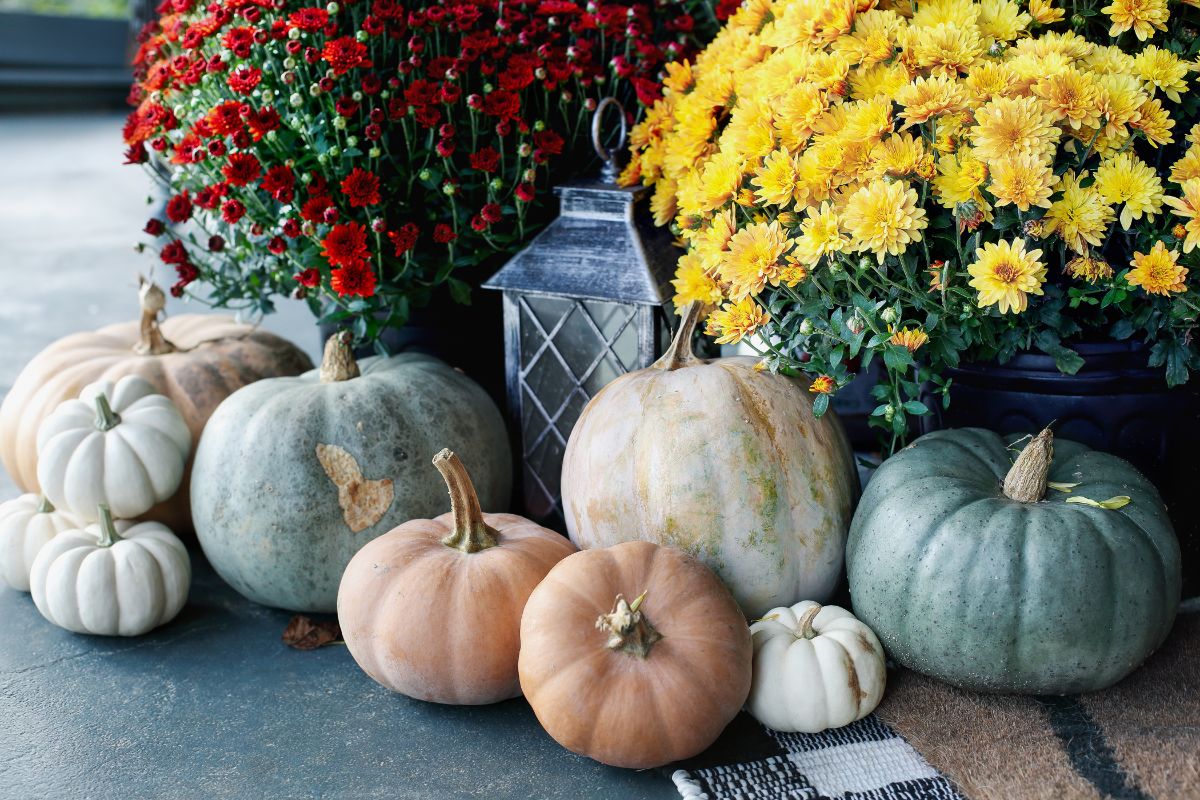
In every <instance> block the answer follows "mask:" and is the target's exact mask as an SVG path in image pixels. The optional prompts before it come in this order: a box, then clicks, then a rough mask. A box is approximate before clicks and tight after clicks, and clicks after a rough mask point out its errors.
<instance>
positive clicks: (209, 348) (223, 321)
mask: <svg viewBox="0 0 1200 800" xmlns="http://www.w3.org/2000/svg"><path fill="white" fill-rule="evenodd" d="M139 297H140V300H141V308H142V316H141V321H140V322H137V321H135V322H122V323H117V324H115V325H108V326H105V327H103V328H100V329H99V330H97V331H88V332H85V333H74V334H71V335H70V336H66V337H64V338H62V339H59V340H58V341H56V342H54V343H53V344H51V345H50V346H49V347H47V348H46V349H44V350H42V351H41V352H40V353H38V354H37V355H36V356H34V357H33V358H32V359H31V360H30V362H29V363H28V364H27V365H26V366H25V368H24V369H23V370H21V373H20V374H19V375H18V376H17V379H16V380H15V381H14V382H13V385H12V388H11V389H10V390H9V392H8V394H7V395H6V396H5V397H4V402H3V404H0V462H3V465H4V467H5V469H6V470H7V471H8V474H9V475H10V476H12V479H13V482H14V483H15V484H17V486H18V487H20V488H21V489H22V490H24V491H27V492H36V491H38V486H39V484H38V480H37V430H38V427H39V426H40V425H41V424H42V420H44V419H45V418H46V417H48V416H49V415H50V414H51V413H53V411H54V409H55V408H57V407H58V405H59V403H61V402H63V401H64V400H69V399H71V398H73V397H78V395H79V391H80V390H81V389H82V388H83V387H84V386H86V385H87V384H89V383H92V382H94V381H99V380H109V381H116V380H117V379H118V378H121V377H124V376H125V375H138V376H140V377H142V378H145V379H146V380H147V381H149V382H150V384H151V385H152V386H153V387H154V389H155V391H157V392H159V393H161V394H165V395H166V396H167V397H169V398H171V400H172V401H173V402H174V403H175V405H176V407H177V408H178V409H179V411H180V413H181V414H183V418H184V420H185V421H186V422H187V425H188V429H189V430H190V431H191V433H192V445H193V449H194V446H195V444H196V442H198V441H199V439H200V432H201V431H202V430H203V429H204V424H205V422H207V421H208V418H209V416H210V415H211V414H212V412H213V410H214V409H216V407H217V405H218V404H219V403H220V402H221V401H222V400H224V399H225V398H226V397H228V396H229V395H230V394H232V393H233V392H234V391H235V390H237V389H239V388H241V387H242V386H245V385H246V384H248V383H251V382H253V381H256V380H258V379H260V378H271V377H275V376H278V375H298V374H300V373H301V372H304V371H305V370H308V369H312V362H311V361H310V360H309V358H308V356H306V355H305V354H304V353H303V352H302V351H301V350H299V349H298V348H297V347H296V346H295V345H293V344H291V343H290V342H288V341H286V340H285V339H281V338H280V337H278V336H275V335H273V334H270V333H267V332H266V331H262V330H259V329H257V328H255V327H253V326H250V325H243V324H241V323H238V322H235V321H234V320H233V318H231V317H227V316H213V315H207V314H181V315H180V316H177V317H171V318H169V319H167V320H165V321H163V322H162V324H161V325H160V324H159V320H158V317H159V315H160V314H161V312H162V309H163V306H164V305H165V302H166V301H165V296H164V295H163V292H162V290H161V289H159V288H158V286H156V285H154V284H153V283H150V282H149V281H146V280H144V279H143V280H142V282H141V287H140V290H139ZM189 469H190V463H189ZM149 516H150V517H152V518H153V519H156V520H159V521H161V522H163V523H165V524H167V525H168V526H169V527H171V528H172V529H173V530H176V531H181V532H182V531H185V530H190V529H191V527H192V520H191V513H190V511H189V505H188V495H187V482H186V477H185V482H184V485H183V488H182V490H181V491H180V492H179V493H178V494H176V495H175V496H174V497H172V498H171V500H170V501H168V502H166V503H164V504H162V505H161V506H159V507H156V508H155V509H153V510H152V511H151V512H150V514H149Z"/></svg>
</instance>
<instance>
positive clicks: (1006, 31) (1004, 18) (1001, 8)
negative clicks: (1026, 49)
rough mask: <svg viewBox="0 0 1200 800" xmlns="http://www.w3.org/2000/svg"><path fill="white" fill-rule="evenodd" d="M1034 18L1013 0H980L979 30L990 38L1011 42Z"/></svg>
mask: <svg viewBox="0 0 1200 800" xmlns="http://www.w3.org/2000/svg"><path fill="white" fill-rule="evenodd" d="M1032 19H1033V18H1032V17H1031V16H1030V15H1029V14H1026V13H1024V12H1022V11H1021V7H1020V6H1019V5H1017V4H1016V3H1014V2H1012V0H980V3H979V21H978V24H979V31H980V33H982V34H983V35H984V36H985V37H987V38H989V39H994V40H996V41H1000V42H1011V41H1013V40H1015V39H1016V38H1017V37H1018V36H1020V35H1021V34H1022V33H1024V32H1025V29H1026V28H1028V27H1029V23H1030V22H1031V21H1032Z"/></svg>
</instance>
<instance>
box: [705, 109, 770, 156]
mask: <svg viewBox="0 0 1200 800" xmlns="http://www.w3.org/2000/svg"><path fill="white" fill-rule="evenodd" d="M718 142H719V144H720V146H721V150H722V151H723V152H726V153H737V154H738V156H739V157H740V159H741V160H742V161H751V162H756V161H757V160H758V159H760V158H763V157H764V156H766V155H767V153H769V152H771V151H772V150H774V149H775V127H774V120H773V118H772V114H771V109H770V108H769V107H767V106H766V105H765V104H764V103H760V102H756V101H753V100H739V101H738V104H737V107H736V108H734V110H733V116H732V117H731V118H730V120H729V124H728V125H726V126H725V130H724V131H722V132H721V138H720V139H719V140H718Z"/></svg>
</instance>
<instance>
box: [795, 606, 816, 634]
mask: <svg viewBox="0 0 1200 800" xmlns="http://www.w3.org/2000/svg"><path fill="white" fill-rule="evenodd" d="M821 608H822V607H821V606H819V605H814V606H812V607H810V608H809V609H808V610H807V611H805V612H804V614H803V615H802V616H801V617H800V619H798V620H796V636H797V637H798V638H801V639H812V638H813V637H814V636H816V635H817V632H816V631H815V630H813V620H815V619H816V618H817V614H820V613H821Z"/></svg>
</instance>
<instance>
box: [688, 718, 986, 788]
mask: <svg viewBox="0 0 1200 800" xmlns="http://www.w3.org/2000/svg"><path fill="white" fill-rule="evenodd" d="M743 724H744V723H743ZM753 724H755V725H757V723H753ZM759 727H760V728H761V726H759ZM761 730H762V731H763V732H764V733H765V736H763V737H761V738H758V737H755V738H756V739H757V744H756V749H758V750H759V755H761V756H762V757H761V758H751V759H746V758H745V756H746V755H747V754H746V753H744V752H743V753H740V754H739V756H740V757H739V758H738V759H737V760H736V762H731V763H728V764H721V763H710V764H708V765H704V766H691V765H687V768H686V769H677V770H675V771H674V772H673V773H672V774H671V780H673V781H674V782H675V786H676V788H677V789H678V790H679V794H680V795H681V796H682V797H683V798H685V800H824V799H825V798H830V800H835V799H836V800H964V798H963V797H962V795H961V794H959V793H958V791H956V790H955V788H954V786H953V785H952V784H951V783H950V781H948V780H947V779H946V777H945V776H943V775H942V774H941V773H939V772H938V771H937V770H936V769H934V768H933V767H932V766H930V764H929V762H927V761H926V760H925V759H924V758H922V757H921V755H920V754H919V753H918V752H917V751H916V750H914V749H913V748H912V746H911V745H909V743H908V742H906V741H904V739H903V738H901V737H900V736H899V735H898V734H897V733H896V732H895V731H893V730H892V729H891V728H890V727H888V726H887V725H886V724H884V723H883V722H882V721H881V720H880V719H879V718H878V717H876V716H875V715H874V714H872V715H870V716H868V717H866V718H865V719H861V720H859V721H858V722H855V723H853V724H851V725H847V726H846V727H844V728H839V729H837V730H832V731H826V732H824V733H819V734H806V733H779V732H778V731H772V730H770V729H768V728H761ZM720 745H721V743H720V742H718V744H717V745H716V746H714V748H715V749H719V748H720ZM772 749H775V750H776V752H773V753H772V752H770V751H771V750H772ZM710 760H711V758H710Z"/></svg>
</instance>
